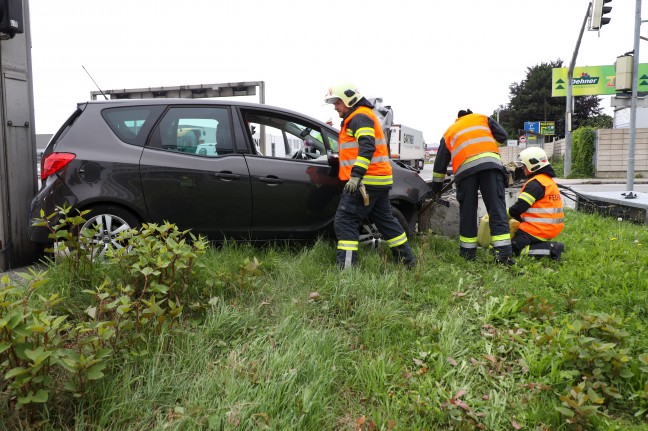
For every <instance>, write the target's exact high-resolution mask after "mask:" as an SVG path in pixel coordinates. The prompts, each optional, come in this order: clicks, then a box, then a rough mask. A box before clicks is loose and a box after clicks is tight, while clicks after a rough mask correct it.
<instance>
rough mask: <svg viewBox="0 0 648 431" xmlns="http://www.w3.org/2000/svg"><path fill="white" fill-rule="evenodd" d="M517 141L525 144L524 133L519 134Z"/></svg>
mask: <svg viewBox="0 0 648 431" xmlns="http://www.w3.org/2000/svg"><path fill="white" fill-rule="evenodd" d="M518 141H520V144H525V143H526V135H522V136H520V138H519V139H518Z"/></svg>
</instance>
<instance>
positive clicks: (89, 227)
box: [81, 205, 140, 257]
mask: <svg viewBox="0 0 648 431" xmlns="http://www.w3.org/2000/svg"><path fill="white" fill-rule="evenodd" d="M86 218H87V221H86V222H85V223H84V224H83V226H82V227H81V232H82V234H83V232H84V231H85V232H86V233H91V234H92V238H91V243H92V247H93V251H92V254H93V257H96V256H99V257H104V255H105V253H106V251H107V250H108V249H109V248H111V247H112V248H114V249H120V248H123V247H127V246H128V244H126V243H125V242H124V241H123V240H121V239H120V235H119V234H120V233H122V232H125V231H128V230H130V229H133V228H138V227H140V222H139V220H138V219H137V217H135V215H133V214H132V213H131V212H130V211H128V210H125V209H123V208H121V207H118V206H115V205H97V206H95V207H92V208H91V209H90V212H89V213H88V214H87V215H86Z"/></svg>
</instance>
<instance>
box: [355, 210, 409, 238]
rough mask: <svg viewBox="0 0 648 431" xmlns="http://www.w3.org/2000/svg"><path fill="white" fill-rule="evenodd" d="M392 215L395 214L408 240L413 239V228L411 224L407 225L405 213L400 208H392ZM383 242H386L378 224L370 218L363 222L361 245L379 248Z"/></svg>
mask: <svg viewBox="0 0 648 431" xmlns="http://www.w3.org/2000/svg"><path fill="white" fill-rule="evenodd" d="M392 214H394V217H395V218H396V220H398V223H399V224H400V225H401V227H402V228H403V230H404V231H405V235H407V238H408V239H409V238H411V236H412V227H411V226H410V225H409V223H407V219H406V218H405V216H404V215H403V213H402V212H401V211H400V210H399V209H398V208H396V207H393V206H392ZM383 241H385V239H384V238H383V236H382V234H381V233H380V232H379V231H378V228H377V227H376V224H375V223H374V222H373V221H372V220H371V218H368V219H366V220H365V221H363V222H362V225H361V226H360V236H359V242H360V244H361V245H365V246H369V247H377V246H378V245H379V244H380V243H382V242H383Z"/></svg>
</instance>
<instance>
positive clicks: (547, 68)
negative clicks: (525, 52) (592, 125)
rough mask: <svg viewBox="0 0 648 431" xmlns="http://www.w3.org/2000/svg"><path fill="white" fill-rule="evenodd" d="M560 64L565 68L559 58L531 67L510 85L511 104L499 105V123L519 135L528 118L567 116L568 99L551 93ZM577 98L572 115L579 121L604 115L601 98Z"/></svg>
mask: <svg viewBox="0 0 648 431" xmlns="http://www.w3.org/2000/svg"><path fill="white" fill-rule="evenodd" d="M558 67H563V61H562V60H560V59H558V60H556V61H551V62H549V63H540V64H538V65H535V66H532V67H528V68H527V74H526V78H525V79H524V80H522V81H521V82H519V83H518V82H514V83H513V84H511V85H510V87H509V90H510V94H509V103H508V105H506V106H502V105H500V107H499V117H500V124H501V125H502V127H504V128H505V129H506V131H507V132H508V133H509V135H511V136H517V135H518V133H519V130H522V129H523V128H524V122H525V121H559V120H563V119H564V118H565V105H566V101H565V98H564V97H552V96H551V71H552V69H553V68H558ZM574 99H575V100H574V113H573V118H574V119H575V120H576V123H577V124H581V123H583V122H585V121H586V120H588V119H591V118H594V117H599V116H601V111H602V109H603V108H601V107H600V106H599V103H600V102H601V100H602V99H601V98H600V97H598V96H577V97H575V98H574ZM496 112H497V111H496ZM494 115H495V114H494Z"/></svg>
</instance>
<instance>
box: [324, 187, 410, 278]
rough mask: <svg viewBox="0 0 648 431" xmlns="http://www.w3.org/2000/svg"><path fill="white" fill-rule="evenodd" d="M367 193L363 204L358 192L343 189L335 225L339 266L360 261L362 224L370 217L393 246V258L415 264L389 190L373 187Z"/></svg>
mask: <svg viewBox="0 0 648 431" xmlns="http://www.w3.org/2000/svg"><path fill="white" fill-rule="evenodd" d="M367 193H368V194H369V205H368V206H364V204H363V202H362V196H361V195H360V193H359V192H356V193H355V194H353V195H351V194H349V193H348V192H346V191H344V192H342V197H341V198H340V204H339V206H338V209H337V212H336V214H335V224H334V227H335V235H336V236H337V239H338V250H337V258H336V260H337V263H338V265H340V266H342V267H348V266H351V265H355V264H356V263H357V261H358V256H357V255H358V237H359V235H360V226H361V225H362V222H363V221H364V220H365V219H366V218H367V217H369V216H370V217H371V220H372V221H373V222H374V223H375V224H376V227H377V228H378V231H379V232H380V233H381V234H382V236H383V238H384V239H385V240H386V242H387V245H388V246H389V247H390V248H391V250H392V253H393V255H394V258H396V259H398V260H403V261H404V262H405V263H407V264H412V263H413V262H414V255H413V254H412V251H411V249H410V246H409V243H408V242H407V236H406V235H405V231H403V227H402V226H401V225H400V223H399V222H398V220H397V219H396V217H394V215H393V214H392V210H391V203H390V201H389V189H388V188H386V187H385V190H383V189H382V188H377V187H376V188H373V187H372V188H367Z"/></svg>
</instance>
